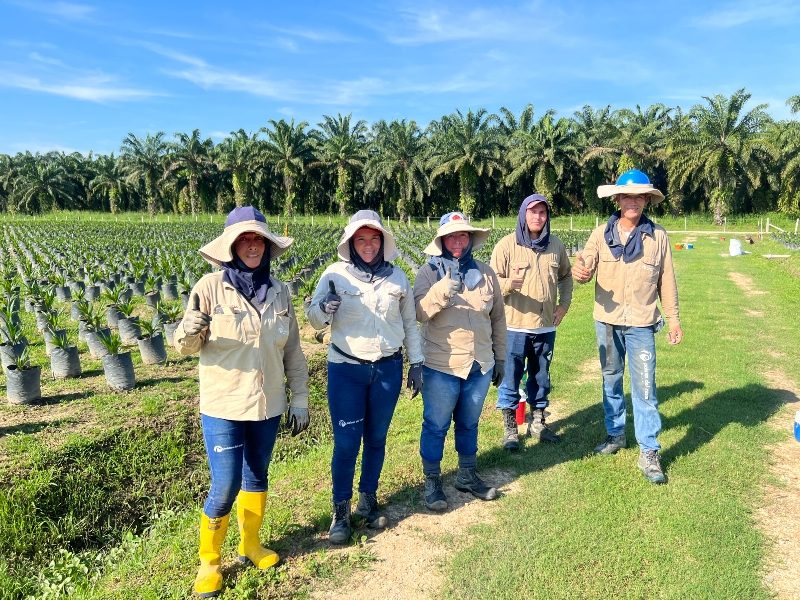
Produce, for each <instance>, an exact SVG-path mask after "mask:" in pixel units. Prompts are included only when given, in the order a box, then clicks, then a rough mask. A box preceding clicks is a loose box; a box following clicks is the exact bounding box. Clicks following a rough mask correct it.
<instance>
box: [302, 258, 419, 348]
mask: <svg viewBox="0 0 800 600" xmlns="http://www.w3.org/2000/svg"><path fill="white" fill-rule="evenodd" d="M348 264H349V263H346V262H344V261H338V262H335V263H333V264H332V265H330V266H329V267H328V268H327V269H325V271H324V272H323V273H322V275H321V276H320V278H319V282H318V283H317V287H316V289H315V290H314V296H313V297H312V298H311V303H310V304H309V305H308V306H306V308H305V311H306V317H307V318H308V322H309V323H311V326H312V327H313V328H314V329H324V328H325V327H326V326H327V325H328V324H329V323H330V326H331V342H332V343H333V344H335V345H336V347H337V348H340V349H341V350H343V351H344V352H347V354H349V355H351V356H355V357H356V358H360V359H361V360H369V361H376V360H379V359H381V358H384V357H387V356H391V355H392V354H394V353H395V352H397V351H398V350H400V348H402V347H403V346H405V347H406V350H407V352H408V361H409V362H410V363H421V362H422V343H421V340H420V335H419V327H418V326H417V320H416V317H415V313H414V300H413V298H412V297H411V284H410V283H409V282H408V277H407V276H406V274H405V272H404V271H403V269H401V268H399V267H395V268H394V269H392V273H391V274H390V275H389V276H388V277H382V278H379V279H376V280H375V281H372V282H367V281H361V280H360V279H358V278H356V277H353V276H352V275H351V274H350V273H348V272H347V265H348ZM329 281H332V282H333V285H334V286H335V287H336V293H337V294H338V295H339V297H340V298H341V299H342V303H341V304H340V305H339V310H337V311H336V313H335V314H334V315H333V316H331V315H329V314H327V313H325V312H323V311H322V308H320V306H319V303H320V301H321V300H322V299H323V298H324V297H325V295H326V294H327V293H328V282H329ZM328 360H329V361H330V362H335V363H342V362H347V363H355V361H353V360H350V359H347V358H346V357H344V356H342V355H341V354H339V353H338V352H336V351H335V350H334V349H333V347H329V348H328Z"/></svg>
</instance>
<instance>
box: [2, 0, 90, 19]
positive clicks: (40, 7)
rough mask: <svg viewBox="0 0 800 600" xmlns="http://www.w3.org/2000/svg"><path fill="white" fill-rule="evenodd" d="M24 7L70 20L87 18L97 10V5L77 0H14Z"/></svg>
mask: <svg viewBox="0 0 800 600" xmlns="http://www.w3.org/2000/svg"><path fill="white" fill-rule="evenodd" d="M12 4H16V5H17V6H20V7H22V8H25V9H28V10H31V11H33V12H38V13H41V14H45V15H49V16H51V17H57V18H59V19H66V20H69V21H83V20H86V19H87V18H88V17H89V16H90V15H91V14H92V13H94V12H95V7H94V6H90V5H88V4H79V3H77V2H63V1H61V2H26V1H19V2H12Z"/></svg>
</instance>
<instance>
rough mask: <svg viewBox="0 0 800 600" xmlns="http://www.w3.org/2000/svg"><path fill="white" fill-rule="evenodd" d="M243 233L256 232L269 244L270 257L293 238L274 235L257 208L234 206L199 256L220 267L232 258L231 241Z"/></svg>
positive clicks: (292, 240)
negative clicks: (220, 229)
mask: <svg viewBox="0 0 800 600" xmlns="http://www.w3.org/2000/svg"><path fill="white" fill-rule="evenodd" d="M243 233H257V234H258V235H260V236H261V237H263V238H265V239H266V240H267V242H269V244H270V246H271V247H270V255H269V256H270V259H274V258H277V257H278V256H280V255H281V254H283V253H284V252H286V250H287V249H288V248H289V246H291V245H292V242H294V239H293V238H290V237H282V236H279V235H275V234H274V233H272V232H271V231H270V230H269V229H268V228H267V219H266V218H265V217H264V215H263V214H262V213H261V211H259V210H258V209H257V208H254V207H252V206H239V207H237V208H234V209H233V210H232V211H231V212H230V213H229V214H228V218H227V219H225V229H223V231H222V233H221V234H220V235H219V237H216V238H214V239H213V240H211V241H210V242H208V243H207V244H206V245H205V246H203V247H202V248H200V250H198V252H200V256H202V257H203V258H204V259H206V260H207V261H208V262H210V263H211V264H212V265H214V266H217V267H221V266H222V263H226V262H230V261H232V260H233V250H232V247H233V243H234V242H235V241H236V238H238V237H239V236H240V235H242V234H243Z"/></svg>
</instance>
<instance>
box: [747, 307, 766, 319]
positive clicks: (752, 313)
mask: <svg viewBox="0 0 800 600" xmlns="http://www.w3.org/2000/svg"><path fill="white" fill-rule="evenodd" d="M744 312H745V314H746V315H747V316H748V317H758V318H761V317H763V316H764V311H763V310H753V309H752V308H745V309H744Z"/></svg>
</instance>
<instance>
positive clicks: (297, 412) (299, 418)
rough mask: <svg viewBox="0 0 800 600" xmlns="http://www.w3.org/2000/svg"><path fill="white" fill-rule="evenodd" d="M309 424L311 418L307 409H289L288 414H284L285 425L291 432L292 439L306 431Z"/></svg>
mask: <svg viewBox="0 0 800 600" xmlns="http://www.w3.org/2000/svg"><path fill="white" fill-rule="evenodd" d="M310 422H311V418H310V416H309V412H308V409H307V408H295V407H293V406H290V407H289V412H288V413H287V414H286V425H287V426H288V427H289V428H290V429H291V430H292V437H294V436H296V435H297V434H298V433H301V432H303V431H305V430H306V429H308V425H309V423H310Z"/></svg>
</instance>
